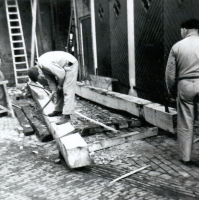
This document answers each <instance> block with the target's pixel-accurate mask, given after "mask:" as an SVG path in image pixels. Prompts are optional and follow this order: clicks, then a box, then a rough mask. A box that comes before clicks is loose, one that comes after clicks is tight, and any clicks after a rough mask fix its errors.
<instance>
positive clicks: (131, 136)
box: [89, 127, 158, 152]
mask: <svg viewBox="0 0 199 200" xmlns="http://www.w3.org/2000/svg"><path fill="white" fill-rule="evenodd" d="M156 135H158V128H157V127H153V128H148V129H146V130H144V131H142V132H138V131H136V132H131V133H126V134H123V133H121V134H120V135H119V136H116V137H113V138H110V139H104V140H100V141H98V143H93V144H89V151H90V152H93V151H98V150H101V149H105V148H108V147H112V146H116V145H119V144H124V143H128V142H131V141H133V140H140V139H143V138H147V137H151V136H156Z"/></svg>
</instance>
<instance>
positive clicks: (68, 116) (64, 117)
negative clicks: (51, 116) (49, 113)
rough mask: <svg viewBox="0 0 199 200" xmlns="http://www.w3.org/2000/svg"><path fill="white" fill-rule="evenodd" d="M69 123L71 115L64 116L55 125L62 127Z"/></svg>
mask: <svg viewBox="0 0 199 200" xmlns="http://www.w3.org/2000/svg"><path fill="white" fill-rule="evenodd" d="M69 121H70V115H62V116H61V117H60V119H59V120H58V121H57V122H56V123H55V124H57V125H61V124H65V123H67V122H69Z"/></svg>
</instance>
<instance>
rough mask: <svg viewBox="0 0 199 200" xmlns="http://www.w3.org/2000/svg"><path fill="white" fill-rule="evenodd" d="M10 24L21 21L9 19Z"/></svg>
mask: <svg viewBox="0 0 199 200" xmlns="http://www.w3.org/2000/svg"><path fill="white" fill-rule="evenodd" d="M8 21H9V22H19V19H9V20H8Z"/></svg>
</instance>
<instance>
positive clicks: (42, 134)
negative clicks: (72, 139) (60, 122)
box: [22, 105, 53, 142]
mask: <svg viewBox="0 0 199 200" xmlns="http://www.w3.org/2000/svg"><path fill="white" fill-rule="evenodd" d="M22 111H23V112H24V114H25V116H26V117H27V119H28V120H29V122H30V124H31V126H32V128H33V129H34V130H35V134H36V136H37V137H38V138H39V139H40V140H41V141H42V142H47V141H51V140H53V137H52V134H51V133H50V131H49V130H48V128H47V126H46V124H44V123H42V121H40V120H39V119H38V118H37V117H36V116H35V114H34V113H33V111H32V107H31V106H30V105H26V106H22Z"/></svg>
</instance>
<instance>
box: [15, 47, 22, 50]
mask: <svg viewBox="0 0 199 200" xmlns="http://www.w3.org/2000/svg"><path fill="white" fill-rule="evenodd" d="M20 49H24V48H23V47H17V48H13V50H20Z"/></svg>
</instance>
